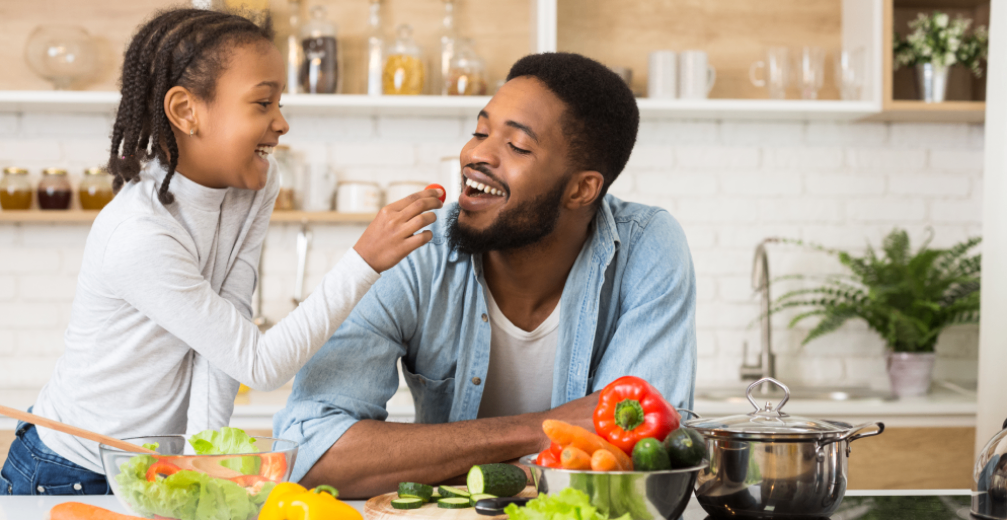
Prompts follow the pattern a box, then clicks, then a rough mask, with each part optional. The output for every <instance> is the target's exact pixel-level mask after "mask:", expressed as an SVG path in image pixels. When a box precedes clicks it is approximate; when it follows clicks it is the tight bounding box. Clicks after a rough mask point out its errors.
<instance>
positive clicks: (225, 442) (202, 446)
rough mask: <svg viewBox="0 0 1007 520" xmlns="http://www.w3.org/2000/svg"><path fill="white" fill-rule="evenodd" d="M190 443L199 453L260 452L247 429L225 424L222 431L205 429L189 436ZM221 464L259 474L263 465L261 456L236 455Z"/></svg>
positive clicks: (231, 453)
mask: <svg viewBox="0 0 1007 520" xmlns="http://www.w3.org/2000/svg"><path fill="white" fill-rule="evenodd" d="M189 444H191V445H192V447H193V449H195V450H196V453H197V454H199V455H233V454H242V453H258V452H259V448H257V447H256V446H255V439H253V438H252V437H250V436H249V435H248V434H247V433H245V430H242V429H240V428H229V427H227V426H224V427H223V428H221V429H220V431H216V430H205V431H202V432H199V433H197V434H195V435H193V436H192V437H190V438H189ZM220 465H221V466H224V467H226V468H231V469H233V470H235V471H240V472H241V473H243V474H245V475H257V474H258V473H259V468H260V467H261V466H262V460H261V459H260V458H259V457H235V458H233V459H229V460H225V461H222V462H221V463H220Z"/></svg>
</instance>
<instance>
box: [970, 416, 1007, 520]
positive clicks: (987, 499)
mask: <svg viewBox="0 0 1007 520" xmlns="http://www.w3.org/2000/svg"><path fill="white" fill-rule="evenodd" d="M974 471H975V473H974V474H973V476H972V478H973V479H974V480H975V484H974V485H973V486H972V514H973V515H976V516H978V517H982V518H988V519H992V520H1004V519H1007V421H1004V425H1003V430H1001V431H1000V433H998V434H996V435H994V436H993V438H992V439H990V441H989V442H987V443H986V447H984V448H983V450H982V451H981V452H979V458H978V459H976V467H975V470H974Z"/></svg>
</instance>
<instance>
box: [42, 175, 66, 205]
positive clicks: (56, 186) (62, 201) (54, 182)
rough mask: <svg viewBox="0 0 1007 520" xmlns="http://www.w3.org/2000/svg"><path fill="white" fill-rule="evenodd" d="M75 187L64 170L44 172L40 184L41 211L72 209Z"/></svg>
mask: <svg viewBox="0 0 1007 520" xmlns="http://www.w3.org/2000/svg"><path fill="white" fill-rule="evenodd" d="M72 196H73V187H71V186H70V179H67V177H66V170H64V169H62V168H46V169H44V170H42V180H41V181H39V183H38V207H39V209H70V198H71V197H72Z"/></svg>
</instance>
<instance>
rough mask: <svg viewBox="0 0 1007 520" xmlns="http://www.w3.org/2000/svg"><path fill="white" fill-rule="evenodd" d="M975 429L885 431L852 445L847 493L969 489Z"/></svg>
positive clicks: (889, 429)
mask: <svg viewBox="0 0 1007 520" xmlns="http://www.w3.org/2000/svg"><path fill="white" fill-rule="evenodd" d="M975 436H976V429H975V428H888V429H886V430H885V432H884V433H883V434H881V435H878V436H877V437H870V438H866V439H862V440H859V441H856V442H854V443H853V444H852V448H853V452H852V453H851V454H850V466H849V488H850V489H969V488H971V487H972V466H973V464H974V458H975V455H974V450H975V446H974V443H975Z"/></svg>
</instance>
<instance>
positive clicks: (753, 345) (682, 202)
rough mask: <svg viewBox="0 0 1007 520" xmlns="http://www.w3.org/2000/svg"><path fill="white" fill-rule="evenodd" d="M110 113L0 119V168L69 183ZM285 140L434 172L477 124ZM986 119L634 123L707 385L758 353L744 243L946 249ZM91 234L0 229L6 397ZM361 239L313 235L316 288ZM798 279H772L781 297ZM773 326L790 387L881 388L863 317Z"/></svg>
mask: <svg viewBox="0 0 1007 520" xmlns="http://www.w3.org/2000/svg"><path fill="white" fill-rule="evenodd" d="M109 123H110V122H109V120H108V119H107V118H104V117H96V116H82V115H67V114H61V115H59V114H58V115H51V114H46V115H43V114H30V115H20V116H12V115H0V166H7V165H23V166H27V167H29V168H33V169H36V170H37V169H39V168H42V167H46V166H62V167H67V168H69V169H71V172H72V173H73V174H74V175H75V177H76V176H79V173H80V171H81V170H83V168H85V167H87V166H90V165H92V164H96V163H99V162H101V161H102V160H104V158H105V157H106V156H107V151H106V147H107V146H108V144H107V142H106V140H105V135H107V134H108V125H109ZM290 124H291V132H290V134H289V135H288V136H287V137H286V138H285V139H284V141H285V142H287V143H290V144H291V145H292V146H293V147H294V148H295V149H297V150H300V151H302V152H303V153H304V156H305V157H307V158H308V160H310V161H313V162H324V163H327V164H329V165H330V166H331V167H332V168H333V170H334V171H335V172H336V173H337V175H338V177H339V178H340V179H344V180H345V179H361V180H374V181H377V182H379V183H381V184H388V183H389V182H393V181H396V180H407V179H409V180H412V179H415V180H434V179H436V178H437V172H438V163H439V161H440V159H441V158H442V157H444V156H447V155H452V154H457V153H458V151H459V150H460V148H461V146H462V145H463V144H464V143H465V141H466V140H467V138H468V133H469V132H471V131H472V128H473V125H472V122H471V121H469V120H467V119H464V118H396V117H358V116H354V117H342V118H327V117H295V118H291V120H290ZM982 140H983V128H982V126H981V125H958V124H883V123H864V124H847V123H833V122H813V123H800V122H734V121H723V122H718V121H672V120H668V121H662V120H647V121H644V122H643V123H642V124H641V133H640V137H639V143H638V145H637V148H636V150H635V152H634V154H633V157H632V159H631V160H630V163H629V166H628V167H627V170H626V172H625V173H624V174H623V176H622V177H621V178H620V179H619V180H618V181H617V183H616V184H615V185H614V186H613V188H612V193H614V194H616V195H617V196H620V197H622V198H624V199H627V200H633V201H638V202H643V203H647V204H654V205H659V206H661V207H664V208H666V209H668V210H669V211H671V212H672V214H673V215H675V217H676V218H677V219H678V220H679V222H681V224H682V226H683V227H684V229H685V231H686V234H687V236H688V239H689V244H690V247H691V248H692V253H693V258H694V261H695V264H696V272H697V284H698V287H697V296H698V299H699V304H698V309H697V313H696V316H697V324H698V331H697V338H698V346H699V358H700V359H699V382H700V384H705V385H714V384H721V383H728V382H733V381H736V380H737V372H738V367H739V366H740V365H741V363H742V358H741V352H742V345H743V344H744V343H746V342H747V343H748V345H749V348H750V352H751V353H752V355H751V359H750V361H754V352H755V350H757V349H758V348H759V333H758V328H757V326H752V324H753V323H754V318H755V317H756V316H757V314H758V302H757V301H756V300H755V298H754V297H753V294H752V290H751V281H750V279H749V276H750V273H751V261H752V251H753V249H754V247H755V245H756V244H758V243H759V241H761V240H762V239H763V238H765V237H768V236H783V237H791V238H799V239H803V240H807V241H813V242H818V243H821V244H824V245H826V246H830V247H840V248H850V249H858V250H859V249H861V248H863V246H864V244H865V243H866V241H868V240H870V241H872V243H875V244H877V243H878V241H879V240H880V239H881V238H882V237H883V236H884V235H885V234H886V233H887V232H888V231H890V230H891V228H892V227H894V226H901V227H905V228H907V229H908V230H909V231H910V233H911V235H912V237H913V239H914V240H916V241H917V243H918V241H919V240H921V239H922V238H923V237H924V236H925V231H924V230H925V228H926V227H927V226H932V227H933V228H934V231H935V233H936V236H935V238H934V244H935V245H937V246H947V245H950V244H953V243H955V242H958V241H960V240H962V239H964V238H965V237H967V236H970V235H972V234H976V233H979V232H980V231H981V224H982V222H981V200H982V146H983V142H982ZM87 229H88V228H87V226H79V225H67V226H51V225H18V226H14V225H9V224H0V356H2V357H0V359H2V360H3V362H2V364H0V388H37V387H39V386H41V385H42V384H43V383H45V381H46V380H47V379H48V377H49V373H50V371H51V369H52V366H53V363H55V359H56V357H57V356H58V355H59V353H60V350H61V345H62V333H63V330H64V329H65V327H66V324H67V322H68V321H69V309H70V302H71V301H72V298H73V293H74V289H75V278H76V275H77V273H78V271H79V267H80V261H81V255H82V251H83V247H84V241H85V239H86V237H87ZM363 229H364V227H363V226H360V225H350V226H315V227H314V230H313V231H314V243H313V245H312V251H311V254H310V256H309V259H308V273H307V286H308V288H309V289H310V288H311V287H313V286H314V285H315V284H317V283H318V280H319V279H320V278H321V277H322V276H323V275H324V273H325V272H326V270H327V269H328V268H329V267H330V266H331V265H333V264H334V263H335V262H336V261H338V259H339V258H340V257H341V255H342V254H343V253H345V251H346V250H347V249H349V248H350V247H352V245H353V243H354V242H355V241H356V239H357V238H358V237H359V235H360V233H361V232H362V230H363ZM297 231H298V226H296V225H275V226H274V227H273V228H272V229H271V230H270V232H269V235H268V237H267V240H266V245H265V257H264V260H263V273H262V291H263V296H264V300H265V302H264V310H265V314H266V316H267V317H268V318H270V319H271V320H273V321H276V320H279V319H281V318H282V317H283V316H284V315H286V313H288V312H289V311H290V310H291V309H292V308H293V304H292V303H291V297H292V296H293V290H294V282H295V278H294V277H295V267H296V255H295V253H294V245H295V241H296V235H297ZM770 268H771V271H772V275H773V276H779V275H785V274H794V273H806V274H829V273H834V272H837V270H838V269H839V266H838V265H837V264H836V262H835V260H834V259H832V258H829V257H826V256H824V255H821V254H818V253H814V252H809V251H806V250H800V249H797V248H794V247H790V246H780V245H774V246H770ZM796 286H799V283H798V284H794V283H788V284H783V283H781V284H778V285H776V286H774V288H773V291H774V294H775V295H779V294H782V291H784V290H787V289H788V288H792V287H796ZM785 318H786V317H785V316H780V317H779V318H778V319H775V320H774V330H773V333H774V341H773V348H774V351H775V352H776V353H777V355H778V360H779V361H778V365H779V366H778V369H779V375H780V377H782V378H783V379H784V380H785V381H791V382H807V383H823V384H824V383H829V384H842V383H849V384H870V385H874V386H879V387H883V386H884V385H885V384H886V376H885V368H884V359H883V353H884V345H883V342H882V341H881V340H880V339H879V338H878V337H877V336H876V335H874V334H873V333H871V332H870V331H868V330H867V328H866V327H865V326H864V325H863V324H862V323H857V322H851V323H850V324H849V325H847V326H846V327H844V328H843V329H842V330H840V331H839V332H837V333H835V334H832V335H829V336H827V337H824V338H822V339H819V340H817V341H815V342H813V343H811V344H809V345H807V346H804V347H801V346H800V342H801V339H802V338H803V335H804V333H806V331H807V329H808V327H810V325H811V323H804V324H802V325H801V326H802V327H803V328H801V329H796V330H789V329H787V328H786V319H785ZM977 336H978V333H977V332H976V328H975V327H958V328H955V329H952V330H950V331H949V332H948V333H947V334H945V335H944V336H943V337H942V338H941V341H940V343H939V345H938V354H939V362H938V368H937V375H938V377H943V378H951V379H955V380H958V381H963V382H970V381H974V380H975V377H976V357H977V354H976V345H977V343H978V338H977Z"/></svg>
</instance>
